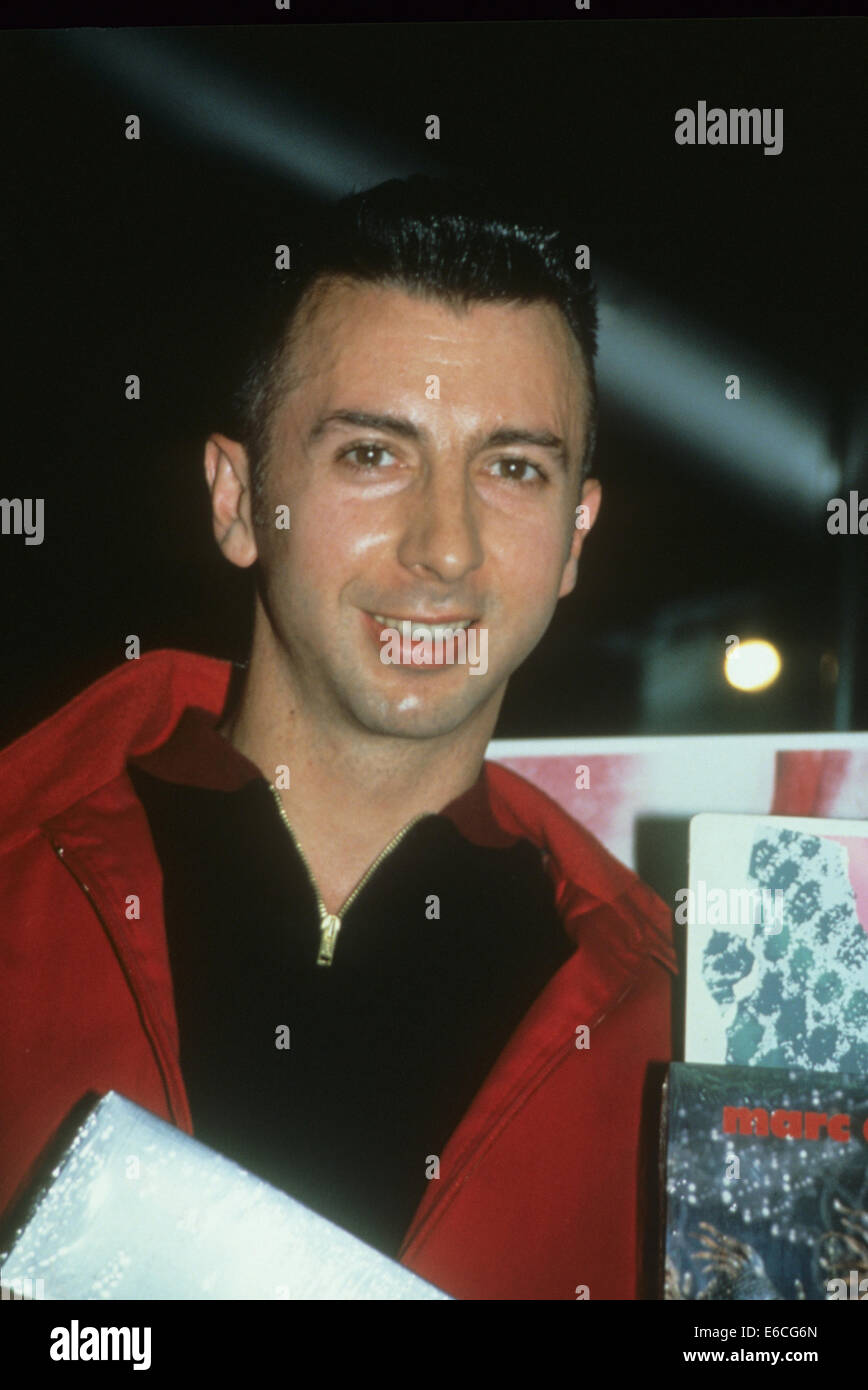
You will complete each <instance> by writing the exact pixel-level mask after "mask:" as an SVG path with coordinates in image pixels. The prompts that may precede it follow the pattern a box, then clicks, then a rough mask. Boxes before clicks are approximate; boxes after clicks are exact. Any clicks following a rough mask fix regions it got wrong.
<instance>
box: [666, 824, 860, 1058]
mask: <svg viewBox="0 0 868 1390" xmlns="http://www.w3.org/2000/svg"><path fill="white" fill-rule="evenodd" d="M675 909H676V910H675V917H676V921H677V922H678V923H680V924H685V925H686V926H687V1017H686V1021H685V1022H686V1026H685V1061H687V1062H712V1063H720V1064H729V1065H733V1066H757V1067H803V1068H805V1069H807V1070H811V1071H824V1072H831V1071H834V1072H850V1073H855V1074H857V1075H868V821H846V820H828V819H823V820H816V819H811V818H807V817H804V818H802V817H795V816H758V815H749V816H748V815H710V814H708V815H699V816H694V817H693V818H692V820H691V822H690V871H689V886H688V888H687V889H686V890H685V889H681V890H680V891H679V892H678V894H677V895H676V904H675Z"/></svg>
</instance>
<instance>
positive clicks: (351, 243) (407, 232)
mask: <svg viewBox="0 0 868 1390" xmlns="http://www.w3.org/2000/svg"><path fill="white" fill-rule="evenodd" d="M290 254H291V257H292V263H291V264H292V268H291V269H290V270H289V271H286V272H283V274H282V275H280V276H278V275H277V274H275V276H274V277H273V278H272V281H271V284H270V286H269V288H268V294H267V302H266V307H265V310H264V313H263V315H262V318H261V319H260V320H259V322H258V324H257V329H256V343H255V346H254V348H253V351H252V353H251V355H250V357H249V358H248V365H247V368H246V372H245V374H244V380H243V383H242V385H241V387H240V389H239V390H238V391H237V392H236V393H235V396H234V400H233V406H234V415H235V432H236V434H237V435H238V437H239V439H240V441H241V442H242V443H243V444H244V446H245V448H246V450H247V453H248V456H249V458H250V461H251V470H252V478H253V494H254V499H255V501H257V502H258V501H259V499H260V497H261V483H262V474H263V468H264V464H265V460H266V458H267V456H268V451H269V447H270V437H271V425H272V420H273V418H274V412H275V409H276V407H277V406H278V404H279V402H280V399H281V396H282V395H283V393H284V392H285V391H286V389H287V370H286V368H287V360H288V357H289V358H291V351H292V346H293V343H294V334H295V333H296V332H297V330H298V327H299V323H298V309H299V306H300V305H301V303H302V300H303V299H304V297H305V295H306V294H307V293H308V291H310V290H311V289H312V288H313V287H314V285H316V284H317V283H318V282H320V281H322V280H323V279H326V278H329V277H332V276H335V277H349V278H351V279H353V280H358V281H360V282H362V283H367V284H388V285H394V286H395V287H397V288H400V289H406V290H408V291H409V292H411V293H414V292H415V293H419V294H427V295H434V296H437V297H442V298H443V299H446V300H453V301H455V302H458V303H461V304H462V305H468V304H471V303H473V302H485V301H488V302H492V301H502V302H518V303H522V304H528V303H533V302H535V301H540V300H542V301H547V302H549V303H551V304H553V305H555V306H556V307H557V308H558V309H560V310H561V312H562V313H563V315H564V318H565V319H566V321H567V323H568V324H569V327H570V329H571V330H572V333H573V335H574V337H575V339H576V341H577V342H578V344H579V347H580V348H581V351H582V357H583V360H584V364H585V369H586V373H587V381H588V386H589V391H590V399H589V412H588V422H587V424H588V431H587V441H586V447H585V453H584V458H583V460H582V470H581V472H582V477H583V478H584V477H586V476H587V473H588V469H589V467H590V462H591V457H592V454H593V448H594V440H595V435H596V414H597V392H596V380H595V374H594V355H595V353H596V347H597V342H596V338H597V311H596V292H595V289H594V286H593V284H592V282H591V279H590V275H589V273H588V272H587V271H585V270H576V269H575V266H574V253H573V252H572V251H571V250H570V249H568V248H567V247H566V246H565V245H564V244H563V240H562V237H561V234H560V233H559V232H557V231H552V230H547V229H545V228H542V227H539V226H536V225H533V224H532V223H531V222H529V221H528V220H526V219H525V217H524V215H523V213H522V212H521V211H520V210H519V209H518V207H517V205H516V204H515V202H514V199H513V197H512V195H503V194H493V193H492V192H491V191H485V190H483V189H482V188H481V186H480V185H479V183H478V182H477V183H474V184H473V185H471V184H469V183H468V182H465V181H463V180H450V181H448V182H447V181H445V180H442V179H436V178H431V177H428V176H427V175H423V174H415V175H413V176H412V177H410V178H408V179H390V180H389V181H388V182H386V183H381V184H378V185H377V186H376V187H374V188H370V189H367V190H365V191H364V192H361V193H354V194H351V195H349V196H348V197H345V198H342V199H341V200H340V201H339V202H337V203H335V204H332V205H330V206H329V207H327V208H326V209H325V210H323V211H319V212H318V213H316V214H315V215H313V216H312V217H310V216H309V217H308V218H307V219H306V221H305V222H304V223H302V225H301V226H300V227H299V229H298V235H297V236H295V237H294V240H293V244H292V246H291V248H290Z"/></svg>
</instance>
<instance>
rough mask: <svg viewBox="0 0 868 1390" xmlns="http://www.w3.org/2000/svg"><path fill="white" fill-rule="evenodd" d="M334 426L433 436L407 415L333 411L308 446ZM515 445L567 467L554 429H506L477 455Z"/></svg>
mask: <svg viewBox="0 0 868 1390" xmlns="http://www.w3.org/2000/svg"><path fill="white" fill-rule="evenodd" d="M332 425H357V426H359V427H360V428H361V429H370V430H382V431H383V432H384V433H389V434H397V435H399V436H400V437H401V438H402V439H414V440H419V441H426V440H430V437H431V436H430V433H429V431H428V430H426V429H424V428H422V427H420V426H419V425H416V424H414V422H413V421H412V420H409V419H407V417H406V416H404V415H378V414H374V413H371V412H370V411H367V410H333V411H332V412H331V413H330V414H328V415H324V416H323V417H322V418H321V419H319V420H318V421H317V422H316V424H315V425H314V427H313V429H312V430H311V431H310V434H309V435H308V437H307V442H308V444H309V445H310V444H313V443H315V442H316V440H318V439H321V438H322V436H323V435H324V434H325V433H326V432H327V431H328V429H329V428H330V427H331V426H332ZM511 444H533V445H536V446H537V447H538V448H540V449H548V450H550V452H551V453H553V454H555V455H556V456H557V458H558V460H559V462H560V463H561V465H562V466H563V467H566V462H567V451H566V448H565V446H564V441H563V440H562V439H561V438H560V437H559V436H558V435H556V434H552V432H551V430H526V429H522V428H520V427H518V426H503V427H502V428H500V429H496V430H492V431H491V433H490V434H488V435H486V436H485V437H484V438H482V439H479V440H476V441H474V452H476V451H478V450H482V449H502V448H506V447H507V446H509V445H511Z"/></svg>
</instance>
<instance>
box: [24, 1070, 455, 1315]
mask: <svg viewBox="0 0 868 1390" xmlns="http://www.w3.org/2000/svg"><path fill="white" fill-rule="evenodd" d="M7 1243H8V1244H10V1245H11V1249H10V1250H9V1251H8V1252H5V1253H0V1271H2V1275H0V1277H2V1284H3V1287H4V1289H5V1290H9V1289H12V1290H18V1291H19V1292H20V1290H21V1289H22V1287H23V1288H24V1290H25V1293H26V1292H27V1291H29V1290H33V1291H35V1296H36V1297H44V1298H46V1299H77V1298H81V1299H151V1298H155V1299H305V1300H306V1299H329V1300H331V1299H413V1300H418V1299H448V1298H449V1295H448V1294H445V1293H442V1292H441V1291H440V1290H439V1289H435V1288H434V1287H433V1285H431V1284H428V1283H426V1282H425V1281H424V1280H422V1279H419V1278H417V1277H416V1275H414V1274H411V1273H410V1272H409V1271H408V1270H406V1269H404V1268H403V1267H402V1266H401V1265H399V1264H397V1263H396V1262H395V1261H394V1260H390V1259H388V1258H387V1257H386V1256H385V1255H382V1254H380V1252H379V1251H377V1250H372V1249H371V1248H370V1246H368V1245H365V1244H364V1242H363V1241H360V1240H357V1239H356V1237H355V1236H351V1235H350V1234H349V1233H348V1232H347V1231H344V1230H342V1229H341V1228H340V1227H338V1226H335V1225H333V1224H332V1223H331V1222H330V1221H326V1220H325V1219H324V1218H323V1217H321V1216H319V1215H317V1214H316V1213H315V1212H312V1211H310V1210H309V1209H308V1208H307V1207H305V1206H303V1205H302V1204H301V1203H300V1202H297V1201H295V1200H294V1199H293V1198H292V1197H288V1196H287V1195H286V1194H285V1193H283V1192H278V1191H277V1190H276V1189H275V1188H273V1187H271V1186H269V1184H268V1183H265V1182H263V1181H262V1180H261V1179H259V1178H255V1177H252V1176H251V1174H250V1173H247V1172H245V1171H244V1169H243V1168H240V1167H239V1166H238V1165H237V1164H236V1163H232V1162H231V1161H230V1160H229V1159H227V1158H223V1157H222V1156H221V1155H220V1154H217V1153H215V1152H214V1151H213V1150H212V1149H209V1148H207V1147H206V1146H205V1145H204V1144H200V1143H198V1142H197V1140H195V1139H191V1138H190V1137H189V1135H186V1134H184V1133H183V1132H182V1131H181V1130H178V1129H175V1128H174V1127H173V1126H172V1125H169V1124H166V1123H165V1121H163V1120H160V1119H158V1118H157V1116H156V1115H152V1114H150V1113H149V1112H148V1111H147V1110H143V1109H142V1108H141V1107H140V1106H138V1105H134V1104H133V1102H132V1101H129V1100H126V1099H125V1098H124V1097H123V1096H120V1095H118V1094H117V1093H116V1092H114V1091H110V1092H109V1093H108V1095H106V1096H105V1097H104V1098H103V1099H102V1100H101V1101H100V1102H99V1103H98V1104H97V1105H96V1107H95V1108H94V1110H93V1111H92V1112H91V1114H90V1115H89V1116H88V1118H87V1119H86V1121H85V1122H84V1124H83V1125H82V1126H81V1128H80V1129H79V1131H78V1133H77V1134H76V1135H75V1138H74V1139H73V1141H72V1143H71V1144H70V1146H69V1147H68V1149H67V1150H66V1152H65V1153H64V1155H63V1157H62V1158H61V1160H60V1162H59V1163H58V1165H57V1166H56V1167H55V1169H54V1170H53V1173H52V1181H51V1183H50V1184H49V1186H48V1187H47V1188H46V1190H45V1191H44V1193H43V1194H42V1195H41V1196H40V1198H39V1200H38V1202H37V1204H36V1206H35V1208H34V1209H33V1212H32V1215H31V1216H30V1217H29V1219H27V1221H26V1224H25V1225H24V1226H23V1227H22V1228H21V1229H20V1230H19V1231H17V1232H16V1233H15V1235H14V1237H13V1239H12V1240H11V1241H7ZM7 1296H9V1295H8V1294H7ZM31 1296H33V1295H31Z"/></svg>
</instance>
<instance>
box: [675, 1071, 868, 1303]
mask: <svg viewBox="0 0 868 1390" xmlns="http://www.w3.org/2000/svg"><path fill="white" fill-rule="evenodd" d="M662 1119H663V1123H662V1126H661V1160H662V1167H663V1184H662V1186H663V1191H664V1203H665V1219H664V1223H663V1229H664V1240H665V1258H664V1280H663V1297H664V1298H665V1299H710V1300H741V1301H771V1300H790V1299H798V1300H801V1299H805V1300H815V1301H819V1300H823V1301H829V1300H842V1299H853V1298H856V1299H863V1300H865V1301H868V1077H864V1078H858V1077H854V1076H847V1075H842V1074H828V1073H819V1072H814V1073H810V1072H806V1071H803V1070H800V1069H796V1068H765V1067H727V1066H702V1065H696V1064H688V1063H682V1062H675V1063H673V1064H672V1065H671V1066H670V1068H669V1075H668V1079H667V1082H666V1085H665V1089H664V1104H663V1117H662Z"/></svg>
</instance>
